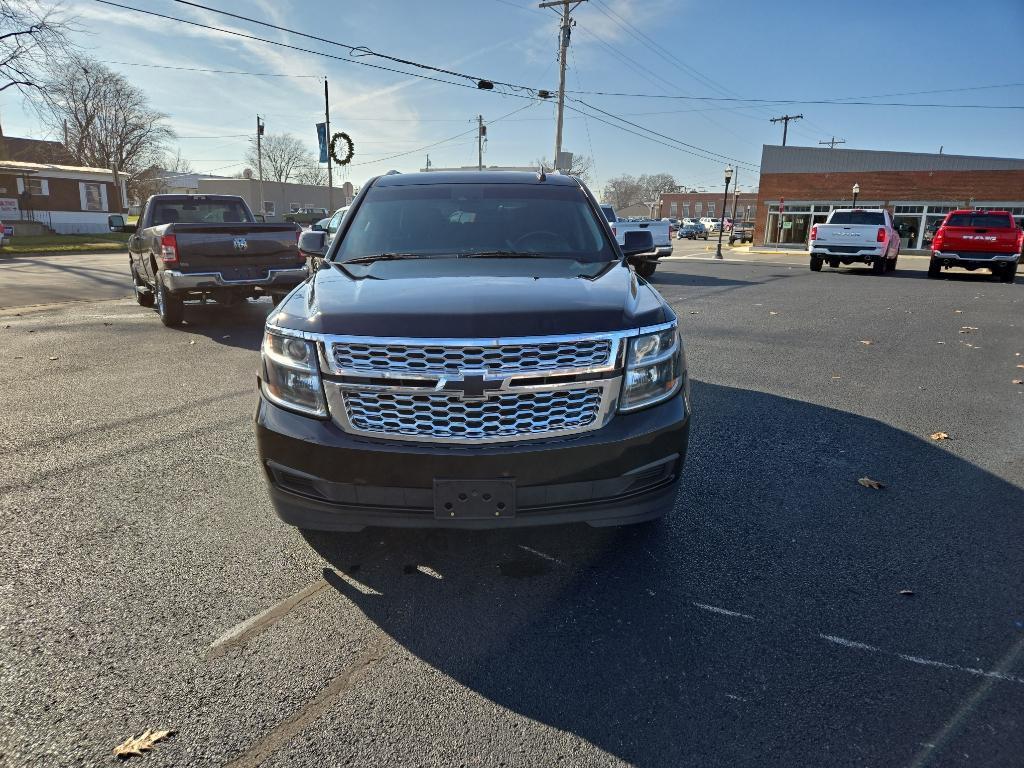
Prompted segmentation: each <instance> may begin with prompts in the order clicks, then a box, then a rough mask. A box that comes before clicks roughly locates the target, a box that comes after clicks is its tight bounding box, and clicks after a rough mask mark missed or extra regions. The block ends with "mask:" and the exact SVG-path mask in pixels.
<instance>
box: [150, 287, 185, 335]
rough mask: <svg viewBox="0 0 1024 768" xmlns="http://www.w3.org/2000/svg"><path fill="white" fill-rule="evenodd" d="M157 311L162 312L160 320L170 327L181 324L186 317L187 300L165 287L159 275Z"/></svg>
mask: <svg viewBox="0 0 1024 768" xmlns="http://www.w3.org/2000/svg"><path fill="white" fill-rule="evenodd" d="M156 311H157V312H158V313H159V314H160V322H162V323H163V324H164V325H166V326H167V327H168V328H174V327H176V326H179V325H181V323H182V321H183V320H184V319H185V302H184V301H182V299H181V297H180V296H175V295H174V294H173V293H171V292H170V291H168V290H167V288H166V287H164V284H163V281H162V280H161V279H160V276H159V275H157V282H156Z"/></svg>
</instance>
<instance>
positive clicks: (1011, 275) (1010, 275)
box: [999, 264, 1017, 283]
mask: <svg viewBox="0 0 1024 768" xmlns="http://www.w3.org/2000/svg"><path fill="white" fill-rule="evenodd" d="M1016 277H1017V265H1016V264H1013V265H1011V266H1010V267H1009V268H1007V269H1004V270H1003V271H1002V273H1000V275H999V282H1001V283H1012V282H1013V281H1014V279H1015V278H1016Z"/></svg>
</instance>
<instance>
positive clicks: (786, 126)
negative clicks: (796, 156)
mask: <svg viewBox="0 0 1024 768" xmlns="http://www.w3.org/2000/svg"><path fill="white" fill-rule="evenodd" d="M803 119H804V116H803V115H783V116H782V117H773V118H771V122H773V123H782V146H786V134H787V133H788V132H789V121H790V120H803Z"/></svg>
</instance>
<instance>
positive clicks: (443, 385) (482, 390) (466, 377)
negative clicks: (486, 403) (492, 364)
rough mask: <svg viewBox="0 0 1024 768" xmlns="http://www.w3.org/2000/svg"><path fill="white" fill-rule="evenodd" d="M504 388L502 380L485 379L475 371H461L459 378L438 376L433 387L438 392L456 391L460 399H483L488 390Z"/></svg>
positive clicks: (493, 390)
mask: <svg viewBox="0 0 1024 768" xmlns="http://www.w3.org/2000/svg"><path fill="white" fill-rule="evenodd" d="M504 388H505V382H504V381H503V380H501V379H485V378H484V375H483V373H475V372H474V373H463V374H462V378H459V379H449V378H440V379H438V381H437V386H436V387H434V389H435V390H437V391H438V392H458V393H459V398H460V399H462V400H483V399H484V398H486V397H487V393H488V392H495V391H497V390H499V389H504Z"/></svg>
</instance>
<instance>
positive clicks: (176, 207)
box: [153, 200, 252, 226]
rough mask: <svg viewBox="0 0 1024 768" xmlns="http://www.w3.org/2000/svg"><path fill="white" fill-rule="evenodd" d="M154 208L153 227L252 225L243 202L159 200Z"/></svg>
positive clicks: (250, 217)
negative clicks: (179, 224)
mask: <svg viewBox="0 0 1024 768" xmlns="http://www.w3.org/2000/svg"><path fill="white" fill-rule="evenodd" d="M153 205H154V208H153V225H154V226H158V225H160V224H177V223H184V224H239V223H246V224H251V223H252V216H250V215H249V211H248V210H246V208H245V206H244V205H243V204H242V201H241V200H159V201H157V202H155V203H154V204H153Z"/></svg>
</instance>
